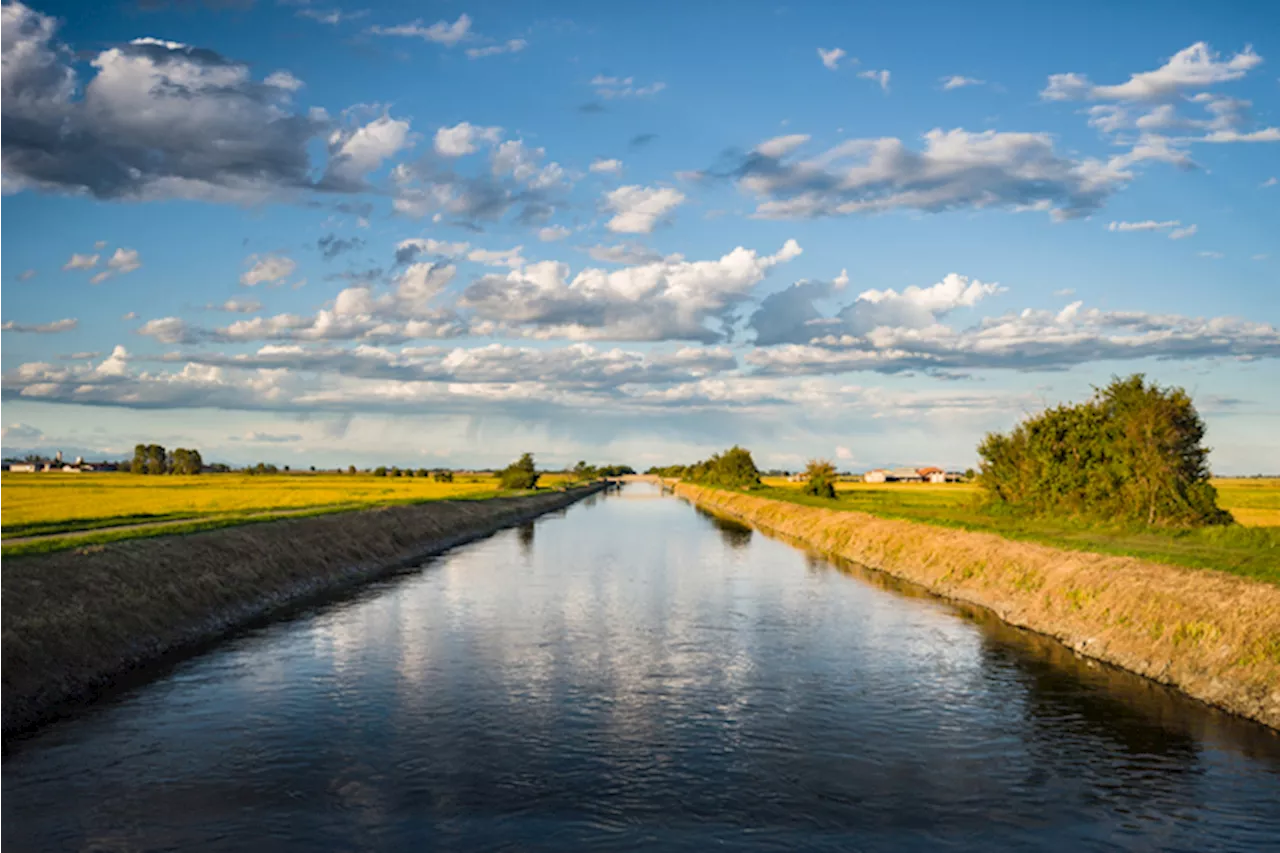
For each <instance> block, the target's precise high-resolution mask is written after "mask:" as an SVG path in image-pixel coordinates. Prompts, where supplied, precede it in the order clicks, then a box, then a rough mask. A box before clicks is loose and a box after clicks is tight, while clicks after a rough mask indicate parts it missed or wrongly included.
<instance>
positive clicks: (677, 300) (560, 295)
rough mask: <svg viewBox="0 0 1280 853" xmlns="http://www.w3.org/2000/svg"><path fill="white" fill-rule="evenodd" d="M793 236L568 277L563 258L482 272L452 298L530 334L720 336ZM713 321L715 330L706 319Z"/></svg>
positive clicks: (787, 253) (793, 251)
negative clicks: (773, 243)
mask: <svg viewBox="0 0 1280 853" xmlns="http://www.w3.org/2000/svg"><path fill="white" fill-rule="evenodd" d="M800 251H801V250H800V246H799V245H798V244H797V243H796V242H795V241H794V240H788V241H787V243H786V244H785V245H784V246H783V247H782V248H781V249H780V250H779V251H778V252H777V253H775V254H773V255H763V256H761V255H758V254H757V253H756V252H754V251H752V250H749V249H744V248H741V247H739V248H737V249H734V250H733V251H732V252H730V253H729V254H727V255H725V256H724V257H722V258H720V259H719V260H714V261H685V260H683V259H676V258H672V259H666V260H661V261H653V262H650V263H646V264H640V265H637V266H631V267H624V268H622V269H618V270H613V271H606V270H601V269H594V268H587V269H584V270H582V271H581V272H580V273H578V274H577V275H576V276H573V277H572V278H570V276H569V268H568V265H567V264H563V263H557V262H553V261H545V262H540V263H533V264H528V265H526V266H524V267H523V268H521V269H516V270H512V271H511V272H510V273H508V274H506V275H491V276H483V277H481V278H479V279H477V280H475V281H473V282H472V283H471V284H470V285H468V286H467V288H466V289H465V290H464V291H463V294H462V298H461V300H460V305H461V306H462V307H464V308H467V309H469V310H470V311H472V312H474V314H475V316H476V318H477V319H478V320H479V321H481V325H482V326H483V322H485V321H487V322H488V323H491V324H493V326H494V327H496V328H506V329H513V330H519V329H524V330H527V331H528V332H529V333H530V334H533V335H536V336H538V337H569V338H577V339H608V340H654V341H656V340H699V341H713V340H718V339H720V338H722V337H724V335H725V331H724V330H723V327H724V324H725V319H726V315H727V313H728V311H729V310H730V309H732V308H734V307H735V306H737V305H739V304H741V303H742V302H744V301H746V300H747V299H748V298H749V294H750V290H751V288H752V287H754V286H755V285H756V284H757V283H758V282H760V281H761V280H762V279H763V278H764V276H765V275H766V274H767V273H768V272H769V270H771V269H772V268H773V267H775V266H776V265H778V264H780V263H784V262H786V261H789V260H791V259H792V258H795V257H797V256H798V255H799V254H800ZM712 322H717V323H719V324H720V325H721V330H720V331H717V330H715V329H712V328H711V327H710V326H709V325H708V324H709V323H712Z"/></svg>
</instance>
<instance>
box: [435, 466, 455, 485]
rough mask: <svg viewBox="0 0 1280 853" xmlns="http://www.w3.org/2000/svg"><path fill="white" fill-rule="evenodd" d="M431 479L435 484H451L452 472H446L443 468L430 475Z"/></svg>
mask: <svg viewBox="0 0 1280 853" xmlns="http://www.w3.org/2000/svg"><path fill="white" fill-rule="evenodd" d="M431 478H432V479H433V480H435V481H436V482H437V483H452V482H453V472H452V471H446V470H444V469H443V468H441V469H440V470H438V471H436V472H435V473H434V474H432V475H431Z"/></svg>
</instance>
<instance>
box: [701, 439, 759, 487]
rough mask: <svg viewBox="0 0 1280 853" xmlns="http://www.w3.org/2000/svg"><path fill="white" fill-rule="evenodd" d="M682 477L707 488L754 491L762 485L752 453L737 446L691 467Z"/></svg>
mask: <svg viewBox="0 0 1280 853" xmlns="http://www.w3.org/2000/svg"><path fill="white" fill-rule="evenodd" d="M682 477H683V478H684V479H686V480H690V481H692V482H694V483H701V484H703V485H706V486H723V487H724V488H728V489H753V488H756V487H758V486H759V485H760V470H759V469H758V468H756V463H755V460H753V459H752V458H751V452H750V451H748V450H744V449H743V448H741V447H738V446H737V445H736V444H735V445H734V446H733V447H731V448H729V449H728V450H726V451H725V452H724V453H723V454H720V453H716V454H712V456H711V458H710V459H706V460H704V461H702V462H698V463H696V464H693V465H690V466H689V467H688V468H686V469H684V473H683V475H682Z"/></svg>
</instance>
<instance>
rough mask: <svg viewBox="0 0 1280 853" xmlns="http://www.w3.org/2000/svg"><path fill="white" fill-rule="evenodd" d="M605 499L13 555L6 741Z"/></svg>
mask: <svg viewBox="0 0 1280 853" xmlns="http://www.w3.org/2000/svg"><path fill="white" fill-rule="evenodd" d="M602 488H603V486H602V485H596V486H587V487H582V488H578V489H571V490H569V491H566V492H551V493H548V494H539V495H531V496H527V497H516V498H495V499H493V500H484V501H438V502H432V503H425V504H417V505H412V506H398V507H386V508H381V509H373V510H364V511H359V512H350V513H341V514H336V515H325V516H317V517H311V518H297V519H288V520H281V521H273V522H266V523H260V524H252V525H246V526H244V527H229V528H224V529H220V530H213V531H209V532H205V533H193V534H190V535H187V536H169V537H160V538H153V539H132V540H125V541H121V542H114V543H111V544H107V545H97V546H87V547H85V548H81V549H78V550H75V551H60V552H57V553H52V554H45V555H39V556H31V557H15V558H7V559H6V560H5V561H4V569H3V573H2V577H0V583H2V586H3V589H2V590H0V594H2V605H0V610H2V613H0V615H2V616H3V620H4V631H3V649H2V657H3V679H2V681H3V697H2V703H0V704H2V706H3V707H2V716H3V730H4V735H5V737H6V738H7V737H8V736H9V735H11V734H15V733H18V732H20V731H22V730H24V729H28V728H31V727H33V726H35V725H37V724H39V723H40V722H43V721H44V720H46V719H48V718H50V717H51V716H54V715H56V714H57V713H58V711H59V710H61V709H63V708H65V707H67V706H69V705H73V704H82V703H84V702H87V701H91V700H92V699H93V698H95V697H96V696H97V695H99V694H101V693H103V692H106V691H109V690H111V689H112V688H113V687H114V686H115V685H116V684H117V683H118V682H121V681H127V680H129V679H130V677H131V675H136V673H138V672H139V671H141V670H144V669H145V668H147V666H148V665H150V664H155V663H157V662H158V661H161V660H165V659H171V658H173V657H176V656H178V655H180V654H182V653H183V652H184V651H190V650H192V649H193V648H197V647H199V646H201V645H203V644H205V643H208V642H210V641H212V640H215V639H217V638H218V637H220V636H222V635H224V634H226V633H228V632H230V631H233V630H235V629H237V628H240V627H243V626H244V625H246V624H249V623H251V622H254V621H256V620H259V619H261V618H263V617H266V616H268V615H270V614H272V613H274V612H277V611H281V610H284V609H286V608H289V607H291V606H296V605H298V604H301V603H304V602H307V601H310V600H314V599H317V598H320V597H322V596H325V595H331V594H333V593H335V592H337V591H339V590H341V589H345V588H347V587H350V586H354V585H356V584H358V583H361V582H363V581H366V580H369V579H370V578H372V577H374V576H376V575H379V574H382V573H384V572H387V571H390V570H392V569H395V568H400V567H404V566H407V565H412V564H413V563H415V562H416V561H418V560H421V559H423V558H424V557H427V556H430V555H431V554H436V553H439V552H441V551H444V550H445V549H447V548H450V547H453V546H454V545H458V544H460V543H462V542H466V541H468V540H471V539H475V538H477V537H480V536H484V535H486V534H489V533H492V532H493V531H495V530H498V529H500V528H503V527H509V526H511V525H513V524H518V523H520V522H522V521H525V520H528V519H531V518H534V517H536V516H539V515H542V514H544V513H547V512H550V511H552V510H555V509H559V508H561V507H565V506H568V505H569V504H571V503H573V502H574V501H577V500H579V499H580V498H582V497H585V496H586V495H588V494H592V493H594V492H597V491H600V490H601V489H602Z"/></svg>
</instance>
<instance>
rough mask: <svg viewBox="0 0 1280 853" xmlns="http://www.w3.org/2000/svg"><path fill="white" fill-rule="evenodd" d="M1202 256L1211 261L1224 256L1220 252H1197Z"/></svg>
mask: <svg viewBox="0 0 1280 853" xmlns="http://www.w3.org/2000/svg"><path fill="white" fill-rule="evenodd" d="M1197 254H1199V255H1200V257H1202V258H1208V259H1209V260H1211V261H1220V260H1222V259H1223V258H1225V257H1226V255H1224V254H1222V252H1198V253H1197Z"/></svg>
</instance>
